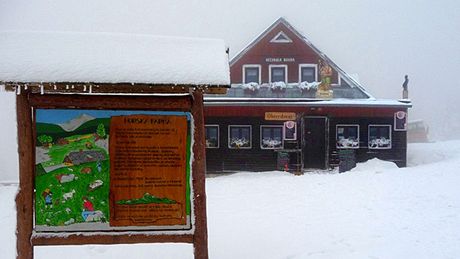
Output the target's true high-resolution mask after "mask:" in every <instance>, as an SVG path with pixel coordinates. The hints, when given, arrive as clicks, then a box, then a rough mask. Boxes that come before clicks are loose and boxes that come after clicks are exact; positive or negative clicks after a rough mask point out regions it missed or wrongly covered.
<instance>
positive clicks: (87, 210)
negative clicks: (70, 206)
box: [81, 197, 94, 221]
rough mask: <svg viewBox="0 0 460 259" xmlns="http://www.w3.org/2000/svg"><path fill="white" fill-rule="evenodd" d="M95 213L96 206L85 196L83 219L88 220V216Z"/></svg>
mask: <svg viewBox="0 0 460 259" xmlns="http://www.w3.org/2000/svg"><path fill="white" fill-rule="evenodd" d="M93 213H94V206H93V203H92V202H91V201H90V200H89V199H88V198H86V197H83V211H82V212H81V216H82V217H83V220H84V221H86V220H87V218H88V217H89V216H90V215H92V214H93Z"/></svg>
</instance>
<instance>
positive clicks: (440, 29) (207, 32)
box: [0, 0, 460, 139]
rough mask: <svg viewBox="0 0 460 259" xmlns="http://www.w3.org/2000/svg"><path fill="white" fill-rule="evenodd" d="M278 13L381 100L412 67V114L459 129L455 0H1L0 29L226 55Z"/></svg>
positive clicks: (459, 41)
mask: <svg viewBox="0 0 460 259" xmlns="http://www.w3.org/2000/svg"><path fill="white" fill-rule="evenodd" d="M281 16H282V17H285V18H286V19H287V20H288V21H289V22H290V23H291V24H292V25H293V26H294V27H295V28H296V29H298V30H299V31H300V32H301V33H303V34H304V35H305V36H306V37H307V38H308V39H309V40H310V41H311V42H312V43H313V44H314V45H316V46H317V47H318V48H319V49H320V50H322V51H323V52H324V53H326V54H327V55H328V56H329V57H330V58H331V59H332V60H334V61H335V62H336V63H337V64H338V65H339V66H341V67H342V68H343V69H344V70H345V71H347V72H348V73H351V74H355V73H356V74H358V75H359V79H360V82H361V83H362V84H363V85H364V87H366V88H367V89H368V90H369V91H370V92H371V93H372V94H373V95H374V96H375V97H377V98H391V99H399V98H400V97H401V91H402V87H401V85H402V82H403V79H404V75H405V74H408V75H409V79H410V83H409V95H410V98H411V99H412V101H413V105H414V107H413V108H412V109H411V110H410V112H409V116H410V117H409V118H410V120H413V119H425V120H426V121H427V122H428V123H429V124H430V127H431V133H432V137H435V138H440V139H443V138H459V137H460V115H459V112H458V111H459V110H460V109H458V108H457V102H458V100H459V97H460V90H459V89H460V84H459V82H458V80H457V76H458V74H459V72H460V1H457V0H444V1H428V0H413V1H408V0H401V1H398V0H386V1H378V0H376V1H366V0H347V1H343V0H308V1H279V0H278V1H272V0H256V1H248V0H229V1H217V0H216V1H214V0H203V1H197V0H190V1H186V0H184V1H177V0H155V1H151V0H130V1H126V0H101V1H96V0H77V1H64V0H60V1H56V0H50V1H38V0H33V1H25V0H21V1H15V0H0V30H60V31H103V32H125V33H147V34H158V35H177V36H189V37H208V38H222V39H224V40H225V41H226V43H227V45H228V46H229V47H230V57H233V56H234V55H235V54H236V53H237V52H238V51H240V50H241V49H242V48H244V47H245V46H246V45H247V44H248V43H249V42H250V41H251V40H253V39H254V38H255V37H257V35H258V34H259V33H261V32H262V31H263V30H264V29H265V28H267V27H268V26H270V25H271V24H272V23H273V22H274V21H275V20H276V19H278V18H279V17H281Z"/></svg>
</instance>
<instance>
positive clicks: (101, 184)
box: [35, 109, 191, 231]
mask: <svg viewBox="0 0 460 259" xmlns="http://www.w3.org/2000/svg"><path fill="white" fill-rule="evenodd" d="M129 115H167V116H185V117H186V118H187V121H188V124H189V123H190V113H185V112H161V111H115V110H76V109H37V110H36V111H35V118H36V124H35V126H36V147H35V191H36V192H35V229H36V231H80V230H111V229H117V228H114V227H111V226H110V224H109V223H110V210H111V206H110V204H109V203H110V199H109V194H110V172H111V170H110V154H109V150H110V148H109V143H110V141H109V138H110V123H111V118H112V117H113V116H129ZM188 128H189V130H190V127H188ZM190 141H191V140H190V132H188V133H187V143H186V145H187V147H186V148H187V156H186V157H187V159H186V164H187V166H186V168H187V169H186V172H184V174H186V179H187V181H186V183H185V184H186V198H185V200H186V204H185V206H186V208H185V211H186V213H185V214H186V216H187V219H188V222H190V214H191V213H190V207H191V205H190V181H189V179H190V165H189V164H190ZM153 195H154V193H152V194H151V195H150V196H149V197H148V198H149V199H148V201H149V202H151V203H158V204H168V203H171V202H172V201H171V200H170V199H168V197H155V196H153ZM129 202H130V201H126V200H124V201H119V204H123V203H124V204H127V203H129ZM134 202H137V203H138V202H139V201H134ZM188 224H190V223H188ZM188 227H189V226H188ZM156 228H158V229H161V228H160V227H158V226H156ZM153 229H155V227H154V228H153ZM165 229H168V228H165ZM172 229H174V228H172ZM184 229H186V228H185V227H184Z"/></svg>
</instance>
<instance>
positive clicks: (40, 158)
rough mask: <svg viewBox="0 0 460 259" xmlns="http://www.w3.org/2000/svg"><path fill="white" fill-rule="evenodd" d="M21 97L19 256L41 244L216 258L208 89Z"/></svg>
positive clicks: (29, 93) (28, 94)
mask: <svg viewBox="0 0 460 259" xmlns="http://www.w3.org/2000/svg"><path fill="white" fill-rule="evenodd" d="M32 90H34V91H35V89H33V88H29V89H27V90H24V91H22V92H21V94H20V95H17V118H18V139H19V141H18V143H19V156H20V159H21V163H20V165H19V166H20V174H19V176H20V188H19V192H18V194H17V197H16V205H17V212H18V213H17V222H18V223H17V231H16V233H17V252H18V253H17V258H33V255H34V249H33V247H34V246H42V245H83V244H131V243H165V242H168V243H169V242H173V243H176V242H179V243H192V244H193V246H194V255H195V258H203V259H205V258H208V251H207V223H206V193H205V153H204V119H203V93H202V91H195V92H193V93H192V94H184V95H177V96H164V95H161V96H110V95H107V96H104V97H103V98H101V97H100V96H97V95H94V96H93V95H85V96H83V95H53V94H45V95H43V94H40V92H33V91H32Z"/></svg>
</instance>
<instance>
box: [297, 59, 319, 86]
mask: <svg viewBox="0 0 460 259" xmlns="http://www.w3.org/2000/svg"><path fill="white" fill-rule="evenodd" d="M304 67H313V68H315V82H318V64H299V83H302V68H304ZM309 83H311V82H309Z"/></svg>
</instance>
